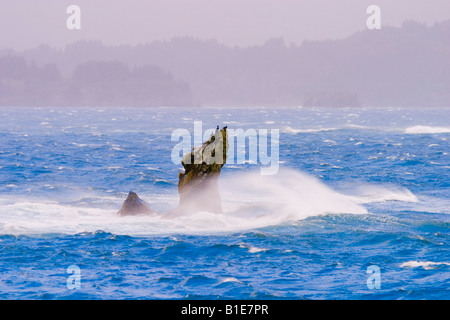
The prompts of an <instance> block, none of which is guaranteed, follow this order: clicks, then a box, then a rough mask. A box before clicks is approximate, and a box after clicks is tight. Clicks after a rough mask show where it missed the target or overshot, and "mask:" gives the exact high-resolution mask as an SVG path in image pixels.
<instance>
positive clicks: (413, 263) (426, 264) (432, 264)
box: [400, 261, 450, 270]
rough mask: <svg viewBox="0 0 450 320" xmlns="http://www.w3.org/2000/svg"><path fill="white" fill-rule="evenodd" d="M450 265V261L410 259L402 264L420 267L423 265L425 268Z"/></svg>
mask: <svg viewBox="0 0 450 320" xmlns="http://www.w3.org/2000/svg"><path fill="white" fill-rule="evenodd" d="M443 265H444V266H450V262H433V261H408V262H404V263H402V264H401V265H400V268H418V267H422V268H423V269H425V270H432V269H436V268H438V267H439V266H443Z"/></svg>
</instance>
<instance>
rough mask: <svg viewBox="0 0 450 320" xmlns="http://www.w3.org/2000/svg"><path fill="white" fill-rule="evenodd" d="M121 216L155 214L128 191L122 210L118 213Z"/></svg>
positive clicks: (133, 193)
mask: <svg viewBox="0 0 450 320" xmlns="http://www.w3.org/2000/svg"><path fill="white" fill-rule="evenodd" d="M118 213H119V215H121V216H127V215H138V214H153V213H155V212H154V211H153V210H152V209H150V207H149V206H148V205H147V204H146V203H145V202H144V201H143V200H142V199H141V198H139V196H138V195H137V194H136V193H135V192H133V191H130V192H129V193H128V196H127V199H126V200H125V201H124V202H123V205H122V208H121V209H120V211H119V212H118Z"/></svg>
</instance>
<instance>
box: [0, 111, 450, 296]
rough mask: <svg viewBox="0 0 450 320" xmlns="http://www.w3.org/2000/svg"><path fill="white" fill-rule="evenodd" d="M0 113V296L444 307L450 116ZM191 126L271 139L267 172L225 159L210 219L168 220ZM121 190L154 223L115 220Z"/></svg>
mask: <svg viewBox="0 0 450 320" xmlns="http://www.w3.org/2000/svg"><path fill="white" fill-rule="evenodd" d="M0 116H1V119H2V121H1V122H0V299H289V300H290V299H364V300H366V299H371V300H372V299H388V300H394V299H449V298H450V285H449V283H450V282H449V280H450V252H449V245H450V155H449V152H450V122H449V119H450V109H410V108H388V107H386V108H338V109H331V108H301V107H299V108H264V107H255V108H233V107H230V108H197V109H185V108H162V107H161V108H149V109H144V108H96V107H92V108H33V107H29V108H0ZM195 121H201V122H202V125H203V128H204V129H206V128H216V126H217V125H220V126H221V127H222V126H225V125H226V126H228V128H229V129H243V130H248V129H251V130H256V131H257V130H261V129H267V130H272V129H277V130H279V170H278V173H277V174H274V175H262V174H261V171H260V169H261V167H263V166H264V165H263V164H261V163H258V162H257V161H256V162H255V161H246V162H245V163H243V164H241V163H236V161H233V159H231V158H230V159H229V163H227V164H225V166H224V167H223V169H222V173H221V176H220V179H219V187H220V191H221V197H222V206H223V210H224V214H223V215H220V214H219V215H218V214H213V213H208V212H198V213H197V214H192V215H186V216H180V217H176V218H173V219H167V218H164V213H167V212H170V211H171V210H172V209H173V208H175V207H176V205H177V203H178V191H177V182H178V173H179V171H180V170H181V168H182V166H181V164H180V163H174V161H172V158H171V152H172V150H173V148H174V146H175V145H176V144H177V142H176V141H172V139H171V136H172V133H173V132H174V130H176V129H186V130H188V131H189V132H193V130H194V122H195ZM248 147H249V148H251V146H248ZM234 156H237V155H234ZM130 190H132V191H135V192H137V193H138V194H139V196H140V197H141V198H142V199H143V200H145V201H146V202H147V203H148V204H149V206H150V207H151V208H153V209H155V210H156V211H158V212H161V214H160V215H155V216H125V217H121V216H118V215H117V212H118V210H119V209H120V207H121V205H122V202H123V201H124V200H125V198H126V195H127V193H128V191H130Z"/></svg>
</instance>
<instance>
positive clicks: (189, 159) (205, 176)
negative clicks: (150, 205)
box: [169, 126, 228, 216]
mask: <svg viewBox="0 0 450 320" xmlns="http://www.w3.org/2000/svg"><path fill="white" fill-rule="evenodd" d="M227 150H228V135H227V127H224V128H223V129H222V130H219V127H218V126H217V129H216V132H215V133H214V135H212V136H211V138H209V140H208V141H206V142H205V143H203V145H202V146H200V147H197V148H194V150H193V151H192V152H191V153H188V154H185V155H184V156H183V158H182V160H181V164H182V165H183V167H184V171H181V172H180V173H179V175H178V178H179V181H178V193H179V194H180V203H179V204H178V207H177V208H176V209H175V210H174V211H173V212H172V213H170V214H169V216H176V215H180V214H183V213H191V212H195V211H197V212H198V211H208V212H215V213H222V201H221V198H220V194H219V185H218V182H217V180H218V178H219V175H220V172H221V170H222V167H223V166H224V164H225V163H226V161H227Z"/></svg>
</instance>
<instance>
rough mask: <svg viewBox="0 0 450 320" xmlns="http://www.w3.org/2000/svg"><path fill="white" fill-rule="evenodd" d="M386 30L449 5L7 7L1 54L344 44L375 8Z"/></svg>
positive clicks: (101, 2)
mask: <svg viewBox="0 0 450 320" xmlns="http://www.w3.org/2000/svg"><path fill="white" fill-rule="evenodd" d="M71 4H76V5H78V6H79V7H80V8H81V30H68V29H67V27H66V20H67V18H68V16H69V15H68V14H67V13H66V9H67V7H68V6H69V5H71ZM371 4H376V5H378V6H380V8H381V26H382V27H383V26H387V25H390V26H400V25H401V23H402V22H403V21H404V20H416V21H419V22H424V23H426V24H427V25H432V24H433V23H434V22H436V21H437V22H439V21H443V20H447V19H450V0H308V1H306V0H70V1H67V0H38V1H36V0H1V2H0V39H1V41H0V48H13V49H16V50H23V49H27V48H31V47H35V46H37V45H39V44H42V43H45V44H49V45H51V46H54V47H61V48H62V47H64V46H65V45H66V44H68V43H72V42H74V41H76V40H81V39H84V40H100V41H102V42H103V43H105V44H111V45H119V44H133V45H134V44H139V43H146V42H150V41H153V40H166V39H171V38H173V37H176V36H192V37H196V38H201V39H216V40H218V41H219V42H221V43H224V44H227V45H239V46H245V45H252V44H262V43H264V42H265V41H266V40H268V39H270V38H274V37H283V38H284V39H285V40H286V42H287V43H291V42H294V43H297V44H301V42H302V41H303V40H305V39H308V40H323V39H335V38H344V37H346V36H349V35H351V34H352V33H354V32H356V31H358V30H363V29H364V28H366V20H367V18H368V16H369V15H368V14H367V13H366V9H367V7H368V6H369V5H371Z"/></svg>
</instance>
